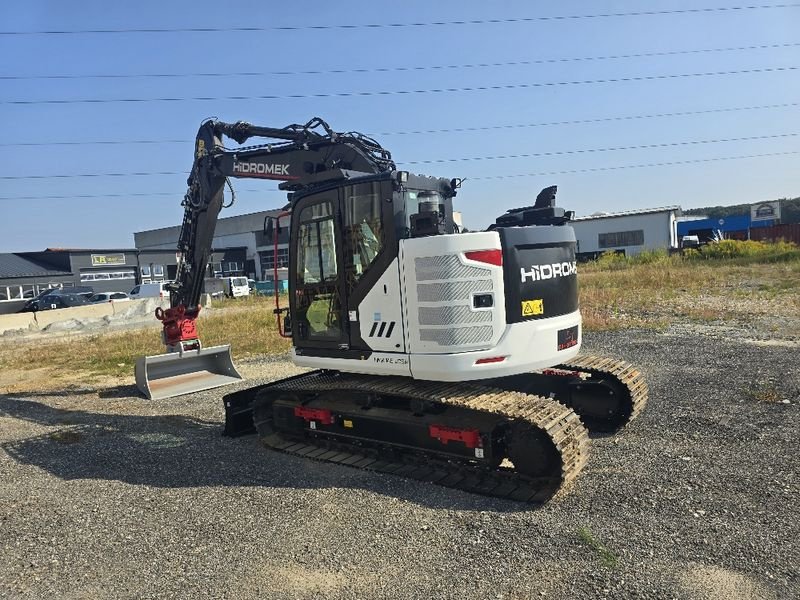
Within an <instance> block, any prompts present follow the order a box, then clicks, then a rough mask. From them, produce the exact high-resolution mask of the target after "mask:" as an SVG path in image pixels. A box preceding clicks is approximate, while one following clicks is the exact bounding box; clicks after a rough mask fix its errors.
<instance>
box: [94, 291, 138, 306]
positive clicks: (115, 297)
mask: <svg viewBox="0 0 800 600" xmlns="http://www.w3.org/2000/svg"><path fill="white" fill-rule="evenodd" d="M127 300H130V298H129V297H128V294H126V293H125V292H98V293H96V294H95V295H94V296H92V297H91V298H89V302H90V303H92V304H100V303H101V302H123V301H127Z"/></svg>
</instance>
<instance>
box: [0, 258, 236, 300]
mask: <svg viewBox="0 0 800 600" xmlns="http://www.w3.org/2000/svg"><path fill="white" fill-rule="evenodd" d="M245 256H246V248H244V247H239V248H224V249H219V250H217V249H215V250H214V252H213V254H212V259H211V264H212V267H213V273H212V272H211V269H210V271H209V273H210V276H211V275H218V276H222V275H241V274H242V273H243V272H244V265H245ZM177 264H178V257H177V255H176V252H175V244H173V245H172V247H171V248H170V249H167V248H164V249H147V250H139V249H135V248H134V249H131V248H120V249H108V248H103V249H67V248H48V249H47V250H42V251H40V252H17V253H0V314H7V313H12V312H16V311H17V310H19V309H20V308H21V307H22V305H23V304H24V303H25V301H26V300H27V299H28V298H33V297H35V296H37V295H38V294H39V293H41V292H43V291H45V290H47V289H49V288H56V287H58V288H70V287H76V286H86V287H91V288H93V289H94V291H95V292H126V293H127V292H130V291H131V290H132V289H133V288H134V286H136V285H137V284H140V283H154V282H158V281H169V280H171V279H174V278H175V274H176V270H177Z"/></svg>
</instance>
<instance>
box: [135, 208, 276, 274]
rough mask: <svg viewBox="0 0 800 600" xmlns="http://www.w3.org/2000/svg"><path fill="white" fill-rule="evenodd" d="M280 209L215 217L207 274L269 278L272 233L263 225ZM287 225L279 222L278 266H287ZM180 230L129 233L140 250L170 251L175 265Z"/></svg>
mask: <svg viewBox="0 0 800 600" xmlns="http://www.w3.org/2000/svg"><path fill="white" fill-rule="evenodd" d="M281 212H282V211H280V210H265V211H260V212H256V213H249V214H246V215H239V216H235V217H224V218H221V219H219V220H218V221H217V227H216V230H215V233H214V248H216V249H218V250H215V254H214V257H212V259H211V265H210V275H209V276H213V277H227V276H229V275H246V276H247V277H249V278H250V279H255V280H256V281H263V280H268V279H271V278H272V273H273V265H274V262H275V244H274V239H273V236H272V235H269V236H268V235H267V234H266V232H265V226H266V221H267V218H268V217H273V218H274V217H276V216H277V215H279V214H280V213H281ZM284 225H285V227H284ZM288 225H289V219H285V220H282V221H281V231H280V235H279V238H278V267H288V266H289V228H288ZM180 231H181V228H180V226H174V227H165V228H163V229H151V230H148V231H138V232H136V233H134V234H133V239H134V245H135V246H136V248H137V250H138V251H140V252H153V251H159V250H164V251H165V250H171V252H172V264H173V265H175V264H177V261H176V257H175V249H176V248H177V246H178V236H179V235H180Z"/></svg>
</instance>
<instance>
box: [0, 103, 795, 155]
mask: <svg viewBox="0 0 800 600" xmlns="http://www.w3.org/2000/svg"><path fill="white" fill-rule="evenodd" d="M797 106H800V102H784V103H782V104H762V105H759V106H734V107H727V108H710V109H706V110H688V111H680V112H668V113H653V114H644V115H619V116H615V117H599V118H594V119H573V120H567V121H544V122H541V123H515V124H507V125H483V126H479V127H453V128H444V129H417V130H410V131H383V132H380V133H367V134H366V135H368V136H370V137H382V136H387V137H388V136H392V135H424V134H433V133H469V132H475V131H492V130H498V129H523V128H527V127H556V126H560V125H584V124H591V123H608V122H614V121H631V120H637V119H660V118H668V117H685V116H692V115H707V114H716V113H727V112H738V111H745V110H770V109H774V108H795V107H797ZM191 143H192V141H191V140H186V139H182V140H170V139H163V140H85V141H56V142H10V143H0V148H11V147H27V146H36V147H39V146H84V145H94V144H97V145H109V146H112V145H113V146H118V145H128V144H186V145H190V144H191Z"/></svg>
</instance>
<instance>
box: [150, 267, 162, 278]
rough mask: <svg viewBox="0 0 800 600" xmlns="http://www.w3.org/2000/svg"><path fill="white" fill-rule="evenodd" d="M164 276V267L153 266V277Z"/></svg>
mask: <svg viewBox="0 0 800 600" xmlns="http://www.w3.org/2000/svg"><path fill="white" fill-rule="evenodd" d="M163 276H164V265H153V277H163Z"/></svg>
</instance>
